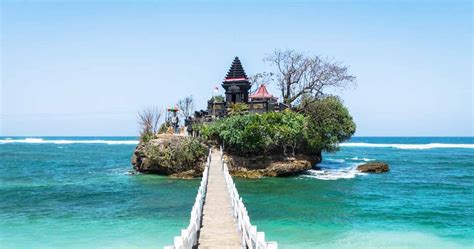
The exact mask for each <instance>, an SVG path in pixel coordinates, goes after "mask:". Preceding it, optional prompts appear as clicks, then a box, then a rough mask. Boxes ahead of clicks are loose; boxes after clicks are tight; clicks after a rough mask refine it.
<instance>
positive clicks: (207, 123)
mask: <svg viewBox="0 0 474 249" xmlns="http://www.w3.org/2000/svg"><path fill="white" fill-rule="evenodd" d="M267 61H269V62H270V63H271V64H273V66H275V67H276V68H279V69H280V70H278V71H275V72H274V73H265V72H264V73H260V74H257V75H254V76H252V77H247V75H246V73H245V71H244V69H243V67H242V64H241V62H240V59H239V58H238V57H235V59H234V61H233V62H232V65H231V67H230V69H229V71H228V73H227V75H226V77H225V78H224V81H223V82H222V87H223V89H224V90H225V94H224V96H220V95H217V96H212V98H211V99H209V101H208V102H207V110H200V111H194V109H193V99H192V97H187V98H185V99H183V100H181V101H179V102H178V104H177V105H176V106H175V107H172V108H169V109H167V110H168V112H167V113H166V116H167V117H166V119H165V123H164V124H163V125H162V126H161V127H157V125H158V123H159V119H160V117H161V113H157V112H153V111H146V112H144V113H142V114H140V123H141V124H142V132H141V141H140V143H139V144H138V146H137V147H136V149H135V151H134V154H133V157H132V164H133V167H134V169H135V170H137V171H138V172H142V173H154V174H162V175H169V176H172V177H181V178H192V177H199V176H201V175H202V171H203V164H204V161H205V159H206V155H207V151H208V148H209V147H210V146H214V147H219V146H223V148H224V153H225V157H224V160H226V161H227V164H228V166H229V171H230V173H231V174H232V175H234V176H238V177H247V178H259V177H265V176H290V175H294V174H298V173H301V172H304V171H307V170H309V169H312V168H313V167H315V166H316V164H317V163H319V162H321V160H322V156H321V155H322V152H323V151H327V152H332V151H337V150H338V144H339V143H340V142H343V141H345V140H348V139H350V137H351V136H352V135H353V134H354V132H355V129H356V126H355V123H354V121H353V120H352V117H351V115H350V114H349V111H348V110H347V108H346V107H345V106H344V105H343V103H342V100H341V99H340V98H339V97H337V96H334V95H328V94H324V93H323V90H325V89H326V88H336V89H337V88H342V87H345V86H347V85H349V84H351V83H352V82H353V81H354V80H355V77H354V76H352V75H351V74H349V73H348V68H347V67H345V66H342V65H341V64H339V63H335V62H332V61H328V60H325V59H322V58H320V57H317V56H307V55H305V54H302V53H298V52H295V51H294V50H285V51H280V50H276V51H275V52H274V54H273V55H271V56H270V57H269V58H267ZM269 77H274V78H275V79H277V80H280V82H278V84H277V85H278V86H279V87H280V88H281V89H280V90H281V96H280V99H281V100H283V101H282V102H279V101H278V99H279V98H278V97H275V96H273V95H272V94H270V93H269V91H268V90H267V88H266V83H268V81H272V80H271V79H269ZM289 80H290V81H289ZM253 86H257V87H256V89H255V90H254V91H252V90H251V89H252V88H253ZM216 89H217V88H216ZM216 91H217V90H216ZM179 117H181V118H184V119H185V122H184V127H180V125H179V124H180V122H179Z"/></svg>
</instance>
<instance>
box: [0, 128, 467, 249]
mask: <svg viewBox="0 0 474 249" xmlns="http://www.w3.org/2000/svg"><path fill="white" fill-rule="evenodd" d="M12 140H16V141H13V142H12ZM52 140H53V141H52ZM98 141H99V142H98ZM134 144H135V142H134V138H103V137H100V138H84V137H81V138H42V140H39V139H38V138H35V139H33V140H31V139H30V140H26V139H25V138H10V139H7V138H5V137H4V138H0V155H1V159H0V200H1V202H0V248H160V247H162V246H164V245H169V244H171V243H172V239H173V236H175V235H177V234H179V231H180V229H181V228H184V227H185V226H186V225H187V222H188V218H189V212H190V209H191V206H192V203H193V201H194V198H195V194H196V190H197V187H198V184H199V179H197V180H176V179H168V178H166V177H161V176H151V175H131V174H129V170H130V167H131V166H130V163H129V160H130V156H131V153H132V151H133V148H134V146H135V145H134ZM361 144H363V146H361ZM373 144H377V145H373ZM380 144H383V146H381V145H380ZM428 144H438V145H436V146H429V145H428ZM439 144H441V146H440V145H439ZM453 144H454V145H453ZM472 144H474V141H473V138H354V139H353V140H352V141H350V142H349V143H345V144H344V147H342V149H341V151H339V152H338V153H335V154H325V155H324V158H325V159H324V161H323V163H322V164H321V166H322V170H321V171H318V170H312V171H310V172H308V173H307V174H303V175H300V176H297V177H291V178H265V179H258V180H246V179H237V180H236V183H237V187H238V189H239V192H240V193H241V195H242V196H243V198H244V202H245V203H246V206H247V208H248V210H249V213H250V216H251V219H252V222H253V223H254V224H256V225H257V227H258V229H259V230H262V231H265V233H266V236H267V239H269V240H275V241H277V242H278V243H279V245H280V248H472V246H473V244H474V239H473V238H474V207H473V204H472V203H474V192H473V191H474V162H473V161H474V149H472V148H471V147H470V146H472ZM371 145H373V146H371ZM399 145H402V146H399ZM466 145H467V146H466ZM370 160H383V161H386V162H388V163H389V164H390V166H391V171H390V172H389V173H386V174H379V175H368V174H360V173H357V172H356V171H355V170H354V169H355V167H356V165H358V164H360V163H363V162H365V161H370Z"/></svg>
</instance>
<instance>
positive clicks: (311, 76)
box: [264, 50, 356, 105]
mask: <svg viewBox="0 0 474 249" xmlns="http://www.w3.org/2000/svg"><path fill="white" fill-rule="evenodd" d="M264 61H266V62H268V63H269V64H270V65H272V66H274V67H276V69H277V70H276V73H275V74H276V79H277V86H278V87H279V88H280V92H281V95H282V97H283V101H284V103H285V104H288V105H292V104H294V103H298V102H300V98H301V97H302V96H303V95H305V94H309V95H311V96H313V97H315V98H321V97H323V96H324V95H325V91H326V90H329V89H345V88H346V87H348V86H350V85H352V84H354V83H355V79H356V77H355V76H353V75H351V74H350V73H349V67H348V66H344V65H342V64H341V63H340V62H334V61H332V60H329V59H328V58H322V57H320V56H308V55H305V54H303V53H301V52H297V51H295V50H283V51H282V50H275V51H274V52H273V54H271V55H269V56H267V57H266V58H265V59H264Z"/></svg>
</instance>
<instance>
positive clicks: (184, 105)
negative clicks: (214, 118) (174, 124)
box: [178, 95, 194, 118]
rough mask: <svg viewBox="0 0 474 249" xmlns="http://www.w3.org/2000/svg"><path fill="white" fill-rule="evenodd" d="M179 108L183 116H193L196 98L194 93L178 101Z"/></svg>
mask: <svg viewBox="0 0 474 249" xmlns="http://www.w3.org/2000/svg"><path fill="white" fill-rule="evenodd" d="M178 108H179V110H181V115H182V116H183V118H187V117H189V116H191V114H192V113H193V112H194V98H193V96H192V95H190V96H187V97H185V98H184V99H181V100H179V101H178Z"/></svg>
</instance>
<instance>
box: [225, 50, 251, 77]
mask: <svg viewBox="0 0 474 249" xmlns="http://www.w3.org/2000/svg"><path fill="white" fill-rule="evenodd" d="M235 81H244V82H248V78H247V75H246V74H245V71H244V68H243V67H242V63H241V62H240V60H239V57H235V58H234V61H233V62H232V66H230V69H229V72H227V75H226V77H225V79H224V84H225V83H230V82H235Z"/></svg>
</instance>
